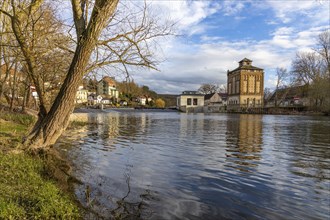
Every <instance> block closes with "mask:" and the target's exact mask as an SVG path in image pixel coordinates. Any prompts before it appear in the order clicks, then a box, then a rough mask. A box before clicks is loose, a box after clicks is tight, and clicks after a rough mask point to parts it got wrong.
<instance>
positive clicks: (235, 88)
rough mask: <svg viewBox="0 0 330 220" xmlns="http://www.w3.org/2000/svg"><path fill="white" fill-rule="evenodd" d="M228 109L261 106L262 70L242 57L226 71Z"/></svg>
mask: <svg viewBox="0 0 330 220" xmlns="http://www.w3.org/2000/svg"><path fill="white" fill-rule="evenodd" d="M227 88H228V102H227V104H228V110H241V109H247V108H257V107H263V96H264V71H263V69H261V68H258V67H255V66H252V60H249V59H247V58H244V59H243V60H241V61H240V62H239V66H238V67H237V68H236V69H234V70H232V71H229V70H228V72H227Z"/></svg>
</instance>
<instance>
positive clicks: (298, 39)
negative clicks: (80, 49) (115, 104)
mask: <svg viewBox="0 0 330 220" xmlns="http://www.w3.org/2000/svg"><path fill="white" fill-rule="evenodd" d="M147 2H148V3H150V4H151V6H152V7H153V8H154V9H155V10H157V12H161V13H162V14H163V17H166V18H170V19H171V20H172V21H174V22H176V23H177V25H176V32H177V33H178V34H179V35H180V36H178V37H170V38H167V39H164V40H162V41H161V42H160V45H161V48H162V50H161V51H159V56H161V57H163V58H165V61H164V62H162V63H161V64H160V65H159V70H160V71H150V70H138V71H133V73H132V75H133V78H134V80H135V82H137V83H138V84H140V85H147V86H149V87H150V88H151V89H153V90H155V91H156V92H158V93H170V94H179V93H181V91H183V90H197V89H198V88H199V86H200V85H201V84H202V83H216V84H225V83H226V80H227V78H226V71H227V70H228V69H229V70H232V69H234V68H236V67H237V66H238V63H237V62H238V61H240V60H242V59H243V58H245V57H247V58H249V59H251V60H253V65H255V66H257V67H260V68H263V69H264V70H265V87H269V88H273V87H274V83H275V76H274V72H275V69H276V68H277V67H284V68H287V69H290V66H291V61H292V59H293V58H294V57H295V54H296V52H298V51H308V50H311V49H310V48H312V47H314V45H315V42H316V37H317V35H318V34H319V33H320V32H322V31H324V30H327V29H328V30H329V28H330V24H329V21H330V1H329V0H327V1H325V0H299V1H297V0H269V1H268V0H264V1H262V0H246V1H223V0H217V1H196V0H195V1H185V0H169V1H166V0H159V1H157V0H153V1H147Z"/></svg>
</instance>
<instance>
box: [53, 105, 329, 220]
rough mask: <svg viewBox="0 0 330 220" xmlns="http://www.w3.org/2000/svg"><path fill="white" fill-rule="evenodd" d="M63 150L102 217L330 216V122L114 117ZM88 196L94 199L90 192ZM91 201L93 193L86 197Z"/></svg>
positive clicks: (91, 118) (88, 128) (85, 129)
mask: <svg viewBox="0 0 330 220" xmlns="http://www.w3.org/2000/svg"><path fill="white" fill-rule="evenodd" d="M73 119H74V120H80V121H86V122H88V124H87V125H85V126H82V127H79V128H77V129H74V130H69V131H67V132H66V133H65V134H64V135H63V136H62V137H61V138H60V140H59V141H58V143H57V145H56V147H57V148H59V149H61V150H62V151H63V152H65V154H66V156H67V157H68V158H69V159H70V160H71V161H72V163H73V175H74V176H76V177H77V178H78V179H79V180H81V181H82V183H81V184H76V185H75V194H76V196H77V198H78V199H79V200H80V202H81V203H82V204H83V206H85V207H88V208H89V209H90V210H92V212H94V215H91V214H89V216H88V215H86V216H85V218H96V217H97V216H98V217H103V218H106V219H108V218H113V217H121V218H126V219H330V119H329V117H311V116H276V115H239V114H184V113H178V112H139V111H137V112H134V111H127V112H125V111H123V112H116V111H111V112H108V113H89V114H82V113H81V114H74V115H73ZM86 192H87V193H86ZM86 195H87V196H86Z"/></svg>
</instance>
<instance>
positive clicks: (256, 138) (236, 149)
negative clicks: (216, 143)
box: [226, 115, 262, 171]
mask: <svg viewBox="0 0 330 220" xmlns="http://www.w3.org/2000/svg"><path fill="white" fill-rule="evenodd" d="M261 119H262V116H261V115H239V117H238V120H228V121H227V123H228V124H227V149H226V151H227V155H226V156H227V158H231V159H230V160H231V161H232V162H234V163H236V164H238V165H239V169H240V170H242V171H249V168H251V167H255V166H257V165H256V163H254V162H253V161H254V160H260V159H261V156H260V152H261V150H262V147H261V146H262V121H261Z"/></svg>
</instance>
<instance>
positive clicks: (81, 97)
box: [76, 86, 88, 104]
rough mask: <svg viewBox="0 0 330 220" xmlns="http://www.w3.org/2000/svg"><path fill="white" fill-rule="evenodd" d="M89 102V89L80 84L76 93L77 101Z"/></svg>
mask: <svg viewBox="0 0 330 220" xmlns="http://www.w3.org/2000/svg"><path fill="white" fill-rule="evenodd" d="M87 102H88V90H87V89H84V87H83V86H79V88H78V91H77V94H76V103H80V104H81V103H87Z"/></svg>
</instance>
